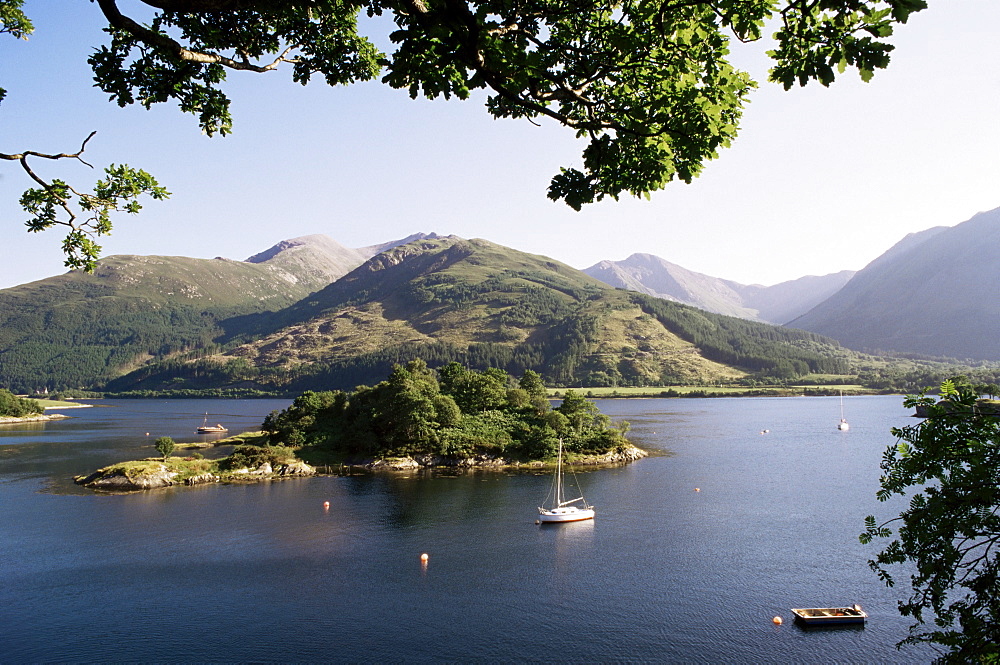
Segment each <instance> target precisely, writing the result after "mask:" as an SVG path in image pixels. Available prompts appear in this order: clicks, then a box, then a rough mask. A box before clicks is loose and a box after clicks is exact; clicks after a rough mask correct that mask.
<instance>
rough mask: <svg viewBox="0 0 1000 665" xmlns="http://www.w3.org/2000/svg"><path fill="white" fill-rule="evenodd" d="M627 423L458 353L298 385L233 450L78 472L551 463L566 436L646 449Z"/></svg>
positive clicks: (115, 483) (190, 477) (597, 459)
mask: <svg viewBox="0 0 1000 665" xmlns="http://www.w3.org/2000/svg"><path fill="white" fill-rule="evenodd" d="M628 429H629V425H628V423H626V422H622V423H617V424H613V423H612V422H611V419H610V418H609V417H608V416H606V415H604V414H602V413H600V411H599V410H598V409H597V407H596V405H594V404H593V403H592V402H590V401H589V400H587V399H586V398H584V397H583V396H582V395H579V394H577V393H575V392H574V391H572V390H569V391H567V392H566V394H565V396H564V397H563V401H562V404H560V406H558V407H556V408H552V406H551V404H550V403H549V400H548V397H547V395H546V392H545V386H544V384H543V383H542V379H541V377H540V376H539V375H538V374H537V373H536V372H533V371H531V370H527V371H525V372H524V375H523V376H522V377H521V378H520V379H514V378H513V377H511V376H510V375H509V374H507V372H505V371H503V370H499V369H492V368H491V369H487V370H483V371H477V370H473V369H469V368H466V367H464V366H463V365H461V364H459V363H454V362H453V363H449V364H448V365H445V366H444V367H442V368H440V369H439V370H437V371H435V370H433V369H430V368H429V367H428V366H427V364H426V363H425V362H424V361H422V360H414V361H412V362H409V363H407V364H406V365H405V366H403V365H396V366H395V367H394V368H393V370H392V373H391V374H390V375H389V377H388V378H387V379H386V380H385V381H382V382H380V383H378V384H377V385H375V386H371V387H369V386H360V387H358V388H356V389H355V390H354V391H351V392H345V391H339V390H337V391H323V392H313V391H308V392H305V393H303V394H302V395H300V396H299V397H297V398H296V399H295V400H294V401H293V402H292V404H291V405H290V406H289V407H288V408H287V409H285V410H283V411H275V412H272V413H271V414H270V415H268V416H267V418H265V420H264V423H263V425H262V430H263V432H262V434H260V435H259V436H257V437H250V438H247V439H246V440H245V441H246V442H245V443H243V444H242V445H237V446H236V447H235V448H234V450H233V453H232V454H231V455H229V456H228V457H225V458H222V459H219V460H208V459H204V458H201V457H200V456H193V457H186V458H182V457H171V456H170V452H172V450H171V448H172V446H169V447H161V446H160V444H159V443H158V445H157V450H158V451H160V452H161V454H162V458H158V459H149V460H141V461H136V462H123V463H121V464H114V465H111V466H108V467H105V468H103V469H100V470H99V471H96V472H95V473H93V474H90V475H89V476H78V477H77V478H76V482H77V483H80V484H82V485H85V486H87V487H91V488H94V489H107V490H118V491H121V490H138V489H150V488H153V487H165V486H168V485H176V484H188V485H195V484H201V483H208V482H237V481H251V480H253V481H256V480H267V479H273V478H278V477H287V476H301V475H312V474H314V473H316V468H317V467H324V468H338V469H339V468H341V467H342V466H344V465H349V466H352V467H357V466H361V467H364V468H366V469H372V470H375V469H413V468H421V467H426V468H432V467H498V468H499V467H521V466H526V465H529V466H544V465H545V464H547V463H551V462H554V460H555V456H556V454H557V450H558V445H559V440H560V439H562V441H563V447H564V451H565V453H566V456H567V460H568V461H569V462H570V463H577V464H623V463H627V462H632V461H635V460H637V459H640V458H642V457H645V456H646V452H645V451H643V450H641V449H639V448H636V447H635V446H634V445H632V444H631V443H630V442H629V441H628V440H627V439H626V438H625V435H626V434H627V432H628ZM164 443H165V442H164ZM171 443H172V442H171ZM164 450H166V451H167V452H163V451H164Z"/></svg>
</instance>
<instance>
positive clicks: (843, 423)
mask: <svg viewBox="0 0 1000 665" xmlns="http://www.w3.org/2000/svg"><path fill="white" fill-rule="evenodd" d="M837 429H839V430H840V431H841V432H846V431H847V430H849V429H851V426H850V425H848V424H847V420H846V419H845V418H844V391H843V390H841V391H840V422H839V423H837Z"/></svg>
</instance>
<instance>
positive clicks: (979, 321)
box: [788, 209, 1000, 360]
mask: <svg viewBox="0 0 1000 665" xmlns="http://www.w3.org/2000/svg"><path fill="white" fill-rule="evenodd" d="M998 268H1000V209H997V210H992V211H990V212H984V213H980V214H978V215H976V216H975V217H973V218H972V219H970V220H968V221H966V222H963V223H961V224H958V225H957V226H954V227H950V228H947V227H937V228H933V229H928V230H927V231H923V232H921V233H914V234H910V235H908V236H906V238H904V239H903V240H901V241H900V242H899V243H897V244H896V245H895V246H894V247H892V248H891V249H890V250H889V251H888V252H886V253H885V254H883V255H882V256H880V257H879V258H877V259H875V260H874V261H872V262H871V263H870V264H869V265H868V266H866V267H865V268H864V269H863V270H861V271H860V272H859V273H858V274H857V275H855V276H854V278H853V279H852V280H851V281H850V282H849V283H848V284H847V285H846V286H845V287H844V288H843V289H841V290H840V291H838V292H837V293H836V294H834V295H833V296H831V297H830V298H829V299H827V300H826V301H824V302H823V303H821V304H819V305H818V306H816V307H815V308H813V309H812V310H811V311H809V312H808V313H806V314H804V315H802V316H800V317H798V318H797V319H795V320H793V321H791V322H790V323H789V324H788V325H790V326H794V327H797V328H802V329H804V330H812V331H816V332H820V333H822V334H824V335H829V336H830V337H834V338H836V339H838V340H840V341H841V342H842V343H843V344H845V345H847V346H849V347H851V348H855V349H872V350H884V351H890V350H891V351H898V352H908V353H918V354H925V355H933V356H946V357H953V358H970V359H986V360H1000V334H998V332H1000V299H998V297H997V294H998V293H1000V270H998Z"/></svg>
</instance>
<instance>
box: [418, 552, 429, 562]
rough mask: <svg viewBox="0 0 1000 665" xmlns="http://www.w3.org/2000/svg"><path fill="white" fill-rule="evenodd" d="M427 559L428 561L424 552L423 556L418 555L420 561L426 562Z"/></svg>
mask: <svg viewBox="0 0 1000 665" xmlns="http://www.w3.org/2000/svg"><path fill="white" fill-rule="evenodd" d="M427 559H430V557H429V556H427V553H426V552H424V553H423V554H421V555H420V560H421V561H427Z"/></svg>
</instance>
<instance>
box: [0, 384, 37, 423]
mask: <svg viewBox="0 0 1000 665" xmlns="http://www.w3.org/2000/svg"><path fill="white" fill-rule="evenodd" d="M44 412H45V410H44V409H43V408H42V406H41V405H40V404H39V403H38V402H37V401H35V400H33V399H26V398H24V397H18V396H17V395H15V394H13V393H12V392H10V391H9V390H4V389H2V388H0V416H8V417H13V418H23V417H24V416H33V415H36V414H39V413H44Z"/></svg>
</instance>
